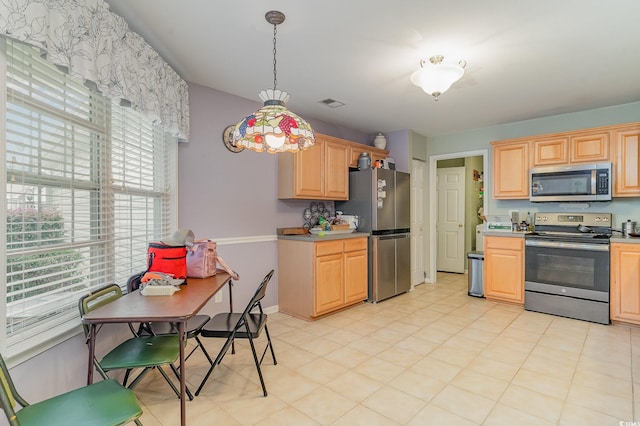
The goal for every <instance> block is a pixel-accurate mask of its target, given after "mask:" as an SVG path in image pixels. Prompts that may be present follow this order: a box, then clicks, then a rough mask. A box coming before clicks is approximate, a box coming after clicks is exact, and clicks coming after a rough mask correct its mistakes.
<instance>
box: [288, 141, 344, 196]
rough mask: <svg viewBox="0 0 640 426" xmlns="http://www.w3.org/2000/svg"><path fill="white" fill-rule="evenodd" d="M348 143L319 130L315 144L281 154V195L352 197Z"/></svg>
mask: <svg viewBox="0 0 640 426" xmlns="http://www.w3.org/2000/svg"><path fill="white" fill-rule="evenodd" d="M348 155H349V145H348V144H345V143H344V142H342V141H341V140H340V139H337V138H333V137H331V136H326V135H321V134H318V133H316V144H315V145H314V146H312V147H310V148H308V149H307V150H305V151H300V152H297V153H295V154H293V153H290V152H284V153H280V154H278V198H280V199H305V200H315V199H318V200H348V199H349V166H348V164H349V157H348Z"/></svg>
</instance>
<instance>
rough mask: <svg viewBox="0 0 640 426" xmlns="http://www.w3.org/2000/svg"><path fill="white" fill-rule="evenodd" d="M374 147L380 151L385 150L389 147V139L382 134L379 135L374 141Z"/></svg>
mask: <svg viewBox="0 0 640 426" xmlns="http://www.w3.org/2000/svg"><path fill="white" fill-rule="evenodd" d="M373 146H375V147H376V148H378V149H385V148H386V147H387V138H386V137H385V136H384V135H383V134H382V133H378V134H377V135H376V137H375V138H374V139H373Z"/></svg>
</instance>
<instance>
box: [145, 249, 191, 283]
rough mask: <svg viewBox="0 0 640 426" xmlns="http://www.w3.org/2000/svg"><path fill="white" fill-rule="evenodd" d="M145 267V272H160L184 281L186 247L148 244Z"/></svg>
mask: <svg viewBox="0 0 640 426" xmlns="http://www.w3.org/2000/svg"><path fill="white" fill-rule="evenodd" d="M147 265H149V267H148V269H147V272H162V273H165V274H171V275H173V277H174V278H184V279H185V280H186V278H187V247H186V246H170V245H167V244H164V243H161V242H154V243H149V248H148V249H147ZM185 282H186V281H185Z"/></svg>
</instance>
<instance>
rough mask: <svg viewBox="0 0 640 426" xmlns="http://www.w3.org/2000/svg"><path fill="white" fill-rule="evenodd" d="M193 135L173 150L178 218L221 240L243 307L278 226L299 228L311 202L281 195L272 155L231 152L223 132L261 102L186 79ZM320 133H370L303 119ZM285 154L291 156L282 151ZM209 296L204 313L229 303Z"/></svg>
mask: <svg viewBox="0 0 640 426" xmlns="http://www.w3.org/2000/svg"><path fill="white" fill-rule="evenodd" d="M189 103H190V111H191V141H190V142H188V143H182V144H180V146H179V148H178V198H179V210H178V219H179V226H180V227H181V228H190V229H192V230H193V232H194V233H195V235H196V238H211V239H213V240H215V241H218V254H219V255H220V256H221V257H222V258H224V260H225V261H227V263H229V265H230V266H231V267H232V268H234V269H235V270H236V271H238V273H239V274H240V282H239V283H238V285H236V286H235V288H234V302H235V303H236V305H237V306H243V305H244V304H245V303H246V302H247V301H248V300H249V298H250V297H251V295H252V294H253V291H254V290H255V288H256V286H257V285H258V283H259V282H260V280H261V279H262V277H263V276H264V275H265V274H266V273H267V272H268V271H269V270H270V269H277V261H278V258H277V247H276V245H277V243H276V237H275V233H276V228H283V227H291V226H302V224H303V220H302V211H303V210H304V208H305V207H308V206H309V201H303V200H278V193H277V182H278V162H277V156H276V155H271V154H266V153H257V152H254V151H250V150H244V151H242V152H240V153H232V152H230V151H229V150H227V149H226V148H225V146H224V144H223V143H222V132H223V130H224V129H225V128H226V127H227V126H228V125H230V124H235V123H237V122H238V121H240V119H241V118H243V117H244V116H246V115H248V114H250V113H252V112H254V111H255V110H257V109H258V108H260V107H261V103H259V102H257V101H256V102H253V101H249V100H246V99H243V98H239V97H237V96H233V95H230V94H228V93H224V92H220V91H217V90H213V89H210V88H207V87H204V86H199V85H196V84H190V85H189ZM305 119H307V120H308V121H309V123H310V124H311V125H312V127H313V128H314V130H315V131H316V132H318V133H323V134H328V135H331V136H336V137H340V138H344V139H348V140H352V141H356V142H360V143H367V144H371V141H372V140H373V139H372V136H370V135H368V134H365V133H362V132H358V131H355V130H351V129H347V128H343V127H338V126H333V125H331V124H328V123H324V122H321V121H318V120H313V119H312V118H309V117H305ZM287 155H288V154H287ZM277 281H278V275H277V270H276V274H275V275H274V277H273V278H272V281H271V283H270V284H269V288H268V291H267V296H266V297H265V299H264V302H263V305H264V306H265V307H269V306H275V305H277V303H278V302H277V294H278V291H277V289H278V287H277ZM226 297H227V294H226V292H225V294H224V297H223V303H218V304H216V303H214V302H211V303H210V304H209V305H208V306H207V307H205V312H207V313H215V312H218V311H220V310H222V309H224V308H225V307H227V306H228V303H227V299H226Z"/></svg>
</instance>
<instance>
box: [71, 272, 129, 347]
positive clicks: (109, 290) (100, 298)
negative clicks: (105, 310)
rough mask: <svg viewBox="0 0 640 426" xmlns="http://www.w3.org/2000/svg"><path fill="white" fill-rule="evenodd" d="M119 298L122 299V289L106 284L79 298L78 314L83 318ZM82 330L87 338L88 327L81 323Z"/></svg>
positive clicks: (115, 285)
mask: <svg viewBox="0 0 640 426" xmlns="http://www.w3.org/2000/svg"><path fill="white" fill-rule="evenodd" d="M120 297H122V289H121V288H120V286H119V285H118V284H108V285H106V286H104V287H100V288H99V289H97V290H94V291H92V292H91V293H88V294H85V295H84V296H82V297H81V298H80V300H79V301H78V307H79V308H80V314H81V315H82V316H84V315H85V314H87V313H89V312H91V311H93V310H95V309H98V308H99V307H101V306H104V305H106V304H108V303H111V302H113V301H114V300H116V299H119V298H120ZM82 328H83V330H84V335H85V336H88V335H89V326H88V325H87V324H84V323H83V324H82Z"/></svg>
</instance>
